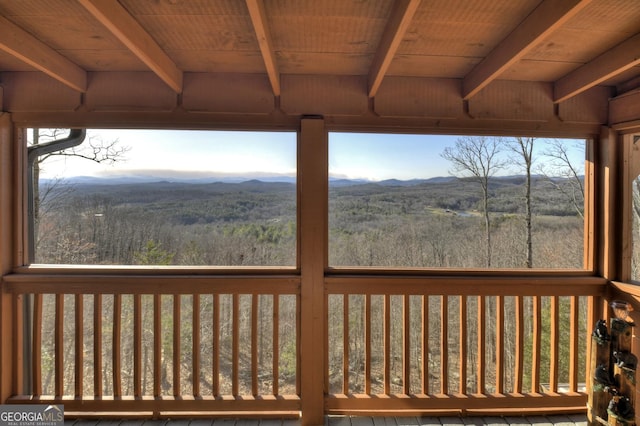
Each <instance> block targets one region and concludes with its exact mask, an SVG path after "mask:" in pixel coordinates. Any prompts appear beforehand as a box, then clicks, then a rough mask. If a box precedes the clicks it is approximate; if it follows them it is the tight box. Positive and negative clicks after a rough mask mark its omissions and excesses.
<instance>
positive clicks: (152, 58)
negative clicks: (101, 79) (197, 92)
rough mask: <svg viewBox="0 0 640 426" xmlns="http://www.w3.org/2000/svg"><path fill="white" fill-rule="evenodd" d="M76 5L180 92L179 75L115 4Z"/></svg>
mask: <svg viewBox="0 0 640 426" xmlns="http://www.w3.org/2000/svg"><path fill="white" fill-rule="evenodd" d="M78 1H79V2H80V4H81V5H82V6H84V7H85V8H86V9H87V10H88V11H89V13H91V14H92V15H93V16H94V17H95V18H96V19H97V20H98V21H99V22H100V23H101V24H102V25H104V26H105V27H106V28H107V29H108V30H109V31H110V32H111V33H112V34H113V35H114V36H116V37H117V38H118V39H119V40H120V41H121V42H122V43H123V44H124V45H125V46H127V48H128V49H129V50H130V51H131V52H132V53H133V54H134V55H136V56H137V57H138V58H139V59H140V60H141V61H142V62H144V64H145V65H146V66H148V67H149V69H151V70H152V71H153V72H154V73H156V75H158V77H160V78H161V79H162V81H164V82H165V83H166V84H167V85H169V87H171V89H173V91H174V92H176V93H181V92H182V71H181V70H179V69H178V67H177V66H176V64H175V63H174V62H173V60H171V58H169V56H167V54H166V53H165V52H164V51H163V50H162V48H161V47H160V46H159V45H158V43H156V41H155V40H154V39H153V38H152V37H151V36H150V35H149V33H147V32H146V30H145V29H144V28H142V26H141V25H140V24H139V23H138V21H136V20H135V18H134V17H133V16H131V14H129V12H127V10H126V9H124V8H123V7H122V6H121V5H120V3H119V2H118V1H116V0H78Z"/></svg>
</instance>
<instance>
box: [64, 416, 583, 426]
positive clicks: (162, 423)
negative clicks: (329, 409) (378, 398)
mask: <svg viewBox="0 0 640 426" xmlns="http://www.w3.org/2000/svg"><path fill="white" fill-rule="evenodd" d="M64 424H65V426H258V425H260V426H299V425H300V421H299V420H274V419H265V420H251V419H237V420H230V419H211V420H205V419H194V420H189V419H176V420H121V421H118V420H111V419H110V420H67V421H65V422H64ZM460 425H475V426H505V425H510V426H587V416H586V415H584V414H567V415H553V416H523V417H517V416H505V417H495V416H494V417H366V416H327V417H326V419H325V426H460Z"/></svg>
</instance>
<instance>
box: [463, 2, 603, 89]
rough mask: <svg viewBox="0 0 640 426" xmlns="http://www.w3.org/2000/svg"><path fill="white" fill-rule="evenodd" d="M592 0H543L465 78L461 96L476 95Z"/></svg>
mask: <svg viewBox="0 0 640 426" xmlns="http://www.w3.org/2000/svg"><path fill="white" fill-rule="evenodd" d="M590 2H591V0H544V1H543V2H542V3H540V5H538V7H536V8H535V9H534V10H533V12H531V13H530V14H529V16H527V17H526V18H525V20H524V21H522V22H521V23H520V24H519V25H518V26H517V27H516V28H515V29H514V30H513V31H512V32H511V34H509V35H508V36H507V38H505V39H504V40H502V41H501V42H500V43H499V44H498V45H497V46H496V48H495V49H493V50H492V51H491V53H489V55H488V56H487V57H486V58H484V60H483V61H482V62H480V63H479V64H478V65H476V67H475V68H474V69H473V70H471V72H470V73H469V74H467V76H466V77H464V79H463V81H462V97H463V99H465V100H468V99H469V98H471V97H473V96H474V95H475V94H477V93H478V92H479V91H480V90H482V89H483V88H484V87H486V86H487V85H488V84H489V83H491V82H492V81H493V80H495V79H496V78H498V77H499V76H500V74H502V73H503V72H504V71H505V70H506V69H507V68H509V67H510V66H511V65H513V64H514V63H515V62H517V61H518V60H520V59H521V58H522V57H523V56H524V55H526V54H527V52H528V51H529V50H531V49H532V48H533V47H535V46H536V45H537V44H538V43H540V42H541V41H542V40H544V39H545V38H546V37H547V36H548V35H549V34H551V33H552V32H553V31H555V30H557V29H558V28H560V26H562V25H563V24H564V23H565V22H567V21H568V20H569V19H571V18H572V17H574V16H575V15H576V14H577V13H578V12H579V11H581V10H582V9H583V8H584V7H585V6H586V5H587V4H589V3H590Z"/></svg>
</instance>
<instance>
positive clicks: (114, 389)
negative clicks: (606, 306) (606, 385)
mask: <svg viewBox="0 0 640 426" xmlns="http://www.w3.org/2000/svg"><path fill="white" fill-rule="evenodd" d="M49 278H51V279H47V277H46V276H45V275H19V274H16V275H10V276H7V279H6V280H5V287H6V290H7V291H9V292H10V293H13V294H14V296H15V297H16V300H17V299H18V298H21V297H27V296H31V295H32V296H33V311H32V312H31V318H32V320H33V330H32V335H31V339H32V346H33V350H32V352H31V360H30V362H25V366H26V368H31V369H32V370H33V372H32V373H33V374H32V379H31V380H32V383H31V386H30V388H31V392H30V394H28V395H23V394H22V393H20V392H16V395H15V397H13V398H10V400H9V401H7V402H16V403H23V402H26V401H31V402H35V401H38V402H42V403H63V404H64V405H65V411H77V412H78V413H81V412H83V410H92V411H100V412H123V411H127V410H134V409H136V410H137V409H138V407H139V409H140V410H141V411H145V412H146V411H149V412H150V413H152V415H153V416H155V417H158V416H161V415H162V414H161V413H166V412H171V413H173V414H175V413H176V412H182V413H184V415H187V413H191V414H193V413H195V412H208V411H210V410H211V409H212V408H215V409H218V408H219V409H220V412H236V413H241V412H246V413H249V412H251V413H254V414H255V412H259V411H261V410H264V412H270V413H271V412H280V413H289V414H290V413H291V412H295V411H296V410H300V409H301V407H302V402H301V401H302V398H303V395H301V394H300V389H301V384H300V371H299V369H300V364H301V363H300V352H299V347H298V346H297V345H299V342H300V329H301V326H300V320H301V315H300V309H299V306H300V305H299V304H300V278H299V277H296V276H267V277H256V276H242V277H241V276H233V277H226V276H225V277H217V276H198V277H195V278H196V279H195V281H194V282H191V281H190V280H187V279H185V277H183V276H164V275H163V276H158V277H138V276H134V277H132V276H89V277H87V276H81V275H73V274H72V275H63V276H60V275H56V276H53V277H49ZM156 279H157V280H156ZM185 282H186V283H187V284H186V285H185ZM605 285H606V283H605V282H604V281H603V280H601V279H599V278H595V277H576V278H570V279H568V280H567V278H566V277H561V278H557V277H545V278H536V279H530V278H517V277H516V278H513V280H512V281H510V282H509V281H506V280H505V281H502V280H497V281H495V282H490V281H488V280H487V279H486V278H479V280H478V282H474V281H473V280H470V279H468V278H464V279H460V280H458V279H452V278H450V277H446V278H444V277H422V276H415V277H411V276H399V277H392V276H370V277H364V276H331V277H327V278H326V279H325V297H326V299H325V302H324V303H325V305H326V306H327V310H326V311H325V313H324V314H323V317H322V318H320V320H322V321H326V324H325V326H324V327H323V329H325V330H326V334H325V336H324V338H325V339H326V346H327V348H328V350H327V353H326V354H325V360H326V367H325V369H324V370H325V376H324V378H323V382H324V383H323V385H325V386H326V389H327V390H328V392H327V393H326V398H325V406H326V410H327V412H328V413H358V412H362V411H363V410H364V411H367V412H371V413H393V412H399V411H403V412H416V413H425V412H429V411H434V410H435V411H438V412H442V413H453V412H459V413H464V412H476V411H477V412H479V411H482V410H499V409H502V408H504V409H508V408H511V409H513V408H515V407H520V409H521V410H524V411H530V412H539V411H540V410H542V409H545V408H546V409H547V410H549V411H553V410H558V409H562V410H573V409H576V407H579V406H580V405H581V404H582V406H584V401H585V398H586V396H585V394H584V392H583V391H582V389H581V387H580V386H581V383H583V382H584V380H585V373H586V368H588V367H585V364H586V363H585V362H584V355H585V354H586V346H585V343H584V342H585V341H587V340H589V339H586V338H585V333H586V331H585V330H588V329H590V327H591V325H590V324H588V323H587V322H589V321H593V319H594V318H596V317H597V313H595V312H591V311H592V310H594V309H598V308H599V302H598V301H599V300H600V298H601V297H602V296H603V293H604V291H605ZM15 312H16V313H15V315H21V313H20V310H19V309H15ZM336 313H337V317H336V319H335V320H332V319H331V318H332V315H336ZM292 318H295V320H293V322H291V319H292ZM15 320H16V321H15V323H16V324H19V323H21V321H18V318H15ZM266 322H268V324H267V323H266ZM69 325H70V326H71V327H69ZM65 326H67V328H65ZM330 329H331V330H330ZM66 330H73V332H68V331H66ZM19 332H20V331H19V330H16V333H19ZM265 333H266V334H265ZM91 334H92V337H91V338H88V337H87V336H90V335H91ZM43 336H53V339H51V342H52V343H50V342H49V340H46V341H45V340H44V339H43ZM331 336H339V338H338V340H333V338H332V337H331ZM321 337H322V336H318V338H321ZM292 344H293V345H294V346H295V352H291V345H292ZM146 348H152V351H153V355H152V357H153V361H152V362H148V360H147V358H146V355H145V353H146V351H147V349H146ZM86 351H93V353H91V352H89V353H87V352H86ZM264 351H267V352H264ZM48 354H51V357H50V358H49V355H48ZM17 357H18V355H17V354H16V358H17ZM333 357H335V359H336V360H339V361H335V360H334V358H333ZM292 361H293V362H294V363H295V368H296V370H295V371H294V372H293V373H294V375H295V378H292V377H291V376H287V379H286V380H288V381H287V382H286V384H285V382H284V381H283V380H285V379H284V378H283V377H284V375H283V374H284V373H285V372H286V373H287V374H289V373H292V371H291V362H292ZM334 367H336V368H337V370H331V371H330V369H332V368H334ZM87 368H90V370H91V371H92V373H89V370H87ZM285 368H286V371H285ZM226 369H228V371H227V370H226ZM103 371H104V373H103ZM51 372H52V374H53V378H54V380H53V385H51V384H45V383H43V376H44V374H43V373H46V374H47V375H49V374H50V373H51ZM91 374H92V376H91ZM151 378H152V380H151ZM336 379H337V384H336ZM356 381H358V385H357V387H355V386H356V385H355V383H356ZM565 383H566V387H565ZM561 385H562V386H561ZM543 387H544V388H543ZM137 403H139V404H140V405H136V404H137ZM216 407H217V408H216Z"/></svg>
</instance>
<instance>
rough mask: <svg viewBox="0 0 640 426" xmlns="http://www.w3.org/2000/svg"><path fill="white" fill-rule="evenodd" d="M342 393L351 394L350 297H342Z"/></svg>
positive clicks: (344, 295)
mask: <svg viewBox="0 0 640 426" xmlns="http://www.w3.org/2000/svg"><path fill="white" fill-rule="evenodd" d="M342 393H343V394H345V395H346V394H348V393H349V295H348V294H343V295H342Z"/></svg>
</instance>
